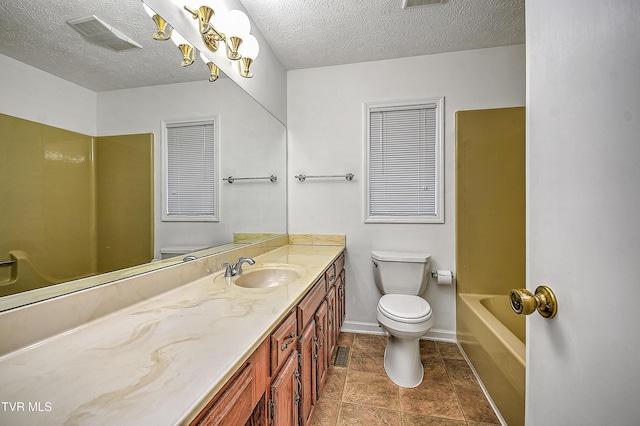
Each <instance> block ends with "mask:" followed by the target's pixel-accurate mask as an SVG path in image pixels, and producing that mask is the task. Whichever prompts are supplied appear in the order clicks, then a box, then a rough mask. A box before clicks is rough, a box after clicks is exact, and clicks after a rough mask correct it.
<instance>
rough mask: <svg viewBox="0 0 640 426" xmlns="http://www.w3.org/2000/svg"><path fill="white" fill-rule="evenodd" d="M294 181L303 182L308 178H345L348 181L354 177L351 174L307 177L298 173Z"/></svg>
mask: <svg viewBox="0 0 640 426" xmlns="http://www.w3.org/2000/svg"><path fill="white" fill-rule="evenodd" d="M294 177H295V178H296V179H298V180H299V181H300V182H304V181H305V179H310V178H346V179H347V180H348V181H351V180H353V178H354V175H353V173H347V174H346V175H318V176H307V175H305V174H304V173H300V174H299V175H297V176H294Z"/></svg>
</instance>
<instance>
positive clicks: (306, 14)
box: [242, 0, 525, 70]
mask: <svg viewBox="0 0 640 426" xmlns="http://www.w3.org/2000/svg"><path fill="white" fill-rule="evenodd" d="M242 3H243V4H244V5H245V7H246V8H247V10H248V11H249V13H250V14H251V16H252V17H253V19H254V20H255V21H256V23H257V25H258V26H259V28H260V30H261V31H262V33H263V35H264V36H265V37H266V38H267V40H268V41H269V44H270V45H271V47H272V48H273V49H274V51H275V52H276V54H277V55H278V57H279V58H280V62H282V65H284V67H285V68H286V69H288V70H291V69H300V68H310V67H319V66H325V65H339V64H347V63H356V62H365V61H372V60H379V59H391V58H401V57H407V56H418V55H426V54H432V53H442V52H452V51H459V50H469V49H479V48H485V47H497V46H507V45H514V44H523V43H524V33H525V32H524V0H446V1H445V3H444V4H442V5H430V6H420V7H413V8H408V9H402V3H403V2H402V0H305V1H300V0H242Z"/></svg>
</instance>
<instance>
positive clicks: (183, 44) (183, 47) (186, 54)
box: [171, 30, 196, 67]
mask: <svg viewBox="0 0 640 426" xmlns="http://www.w3.org/2000/svg"><path fill="white" fill-rule="evenodd" d="M171 41H173V42H174V43H175V45H176V46H178V49H180V51H181V52H182V62H180V65H182V66H183V67H187V66H189V65H191V64H193V61H194V60H195V57H196V49H194V48H193V46H191V45H190V44H189V42H188V41H187V40H186V39H185V38H184V37H182V34H180V33H179V32H178V31H175V30H174V31H173V36H172V37H171Z"/></svg>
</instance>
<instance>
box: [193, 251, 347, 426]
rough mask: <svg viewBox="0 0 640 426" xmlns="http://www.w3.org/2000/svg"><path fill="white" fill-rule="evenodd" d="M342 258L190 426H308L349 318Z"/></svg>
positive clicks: (340, 257)
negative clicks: (347, 315)
mask: <svg viewBox="0 0 640 426" xmlns="http://www.w3.org/2000/svg"><path fill="white" fill-rule="evenodd" d="M344 276H345V274H344V252H342V253H341V254H340V255H339V256H338V258H337V259H336V260H335V261H334V262H333V263H332V264H331V265H330V266H329V267H328V268H327V269H326V270H325V272H324V273H323V274H322V275H321V276H320V278H319V279H318V280H317V281H316V282H315V284H314V285H313V286H312V288H311V290H309V291H308V292H307V294H306V295H305V296H304V297H303V298H302V300H301V301H300V302H299V303H298V305H297V306H296V307H295V308H294V309H293V310H292V311H291V312H290V313H289V314H288V315H287V316H286V317H285V318H284V319H283V320H282V321H281V322H280V324H279V325H278V326H277V327H276V328H275V329H274V331H273V332H272V333H271V335H270V336H269V337H268V338H266V339H265V341H264V342H263V343H262V344H261V345H260V347H259V348H258V349H257V350H256V351H255V352H254V354H253V355H252V356H251V357H250V358H249V360H248V361H247V362H246V363H245V364H243V366H242V367H241V368H240V369H239V370H238V372H236V374H234V376H233V377H232V378H231V380H229V382H228V383H227V384H226V385H225V386H224V387H223V389H222V390H221V391H220V392H218V394H217V395H216V397H214V399H212V401H211V402H210V403H209V404H208V405H207V407H206V408H205V409H204V410H203V411H202V412H201V413H200V414H199V415H198V417H197V418H196V419H195V420H194V421H193V422H192V425H196V424H198V425H200V424H202V425H234V426H237V425H245V426H252V425H261V426H297V425H301V426H306V425H309V424H310V423H311V417H312V415H313V412H314V408H315V405H316V401H317V400H318V398H319V397H320V392H321V390H322V387H323V385H324V383H325V381H326V378H327V373H328V369H329V363H330V362H331V357H332V355H333V351H334V348H335V346H336V344H337V338H338V334H339V332H340V327H341V326H342V322H343V321H344V313H345V281H344Z"/></svg>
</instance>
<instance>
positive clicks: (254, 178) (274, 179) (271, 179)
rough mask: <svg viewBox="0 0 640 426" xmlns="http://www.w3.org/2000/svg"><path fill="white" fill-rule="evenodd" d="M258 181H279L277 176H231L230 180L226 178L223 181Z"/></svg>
mask: <svg viewBox="0 0 640 426" xmlns="http://www.w3.org/2000/svg"><path fill="white" fill-rule="evenodd" d="M256 179H269V180H270V181H271V182H275V181H277V180H278V176H276V175H271V176H262V177H233V176H229V177H228V178H224V179H222V180H224V181H226V182H229V183H233V182H235V181H237V180H256Z"/></svg>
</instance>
